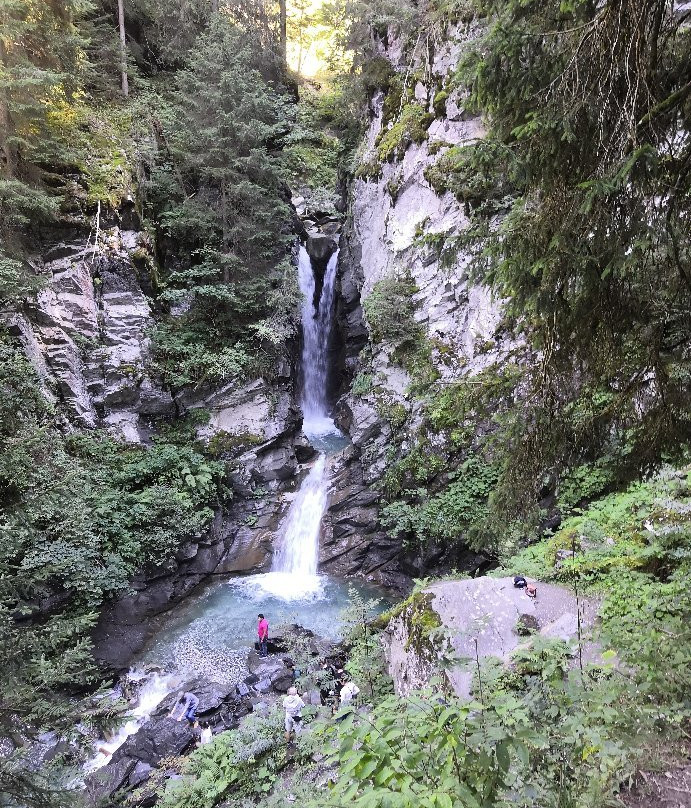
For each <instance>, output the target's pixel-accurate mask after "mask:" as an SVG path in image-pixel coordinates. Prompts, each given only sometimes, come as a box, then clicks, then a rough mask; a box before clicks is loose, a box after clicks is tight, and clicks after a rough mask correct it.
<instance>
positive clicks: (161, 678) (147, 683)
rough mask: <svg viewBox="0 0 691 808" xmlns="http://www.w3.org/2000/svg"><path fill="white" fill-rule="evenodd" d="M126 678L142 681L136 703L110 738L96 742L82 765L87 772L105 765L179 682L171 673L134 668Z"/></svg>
mask: <svg viewBox="0 0 691 808" xmlns="http://www.w3.org/2000/svg"><path fill="white" fill-rule="evenodd" d="M128 678H129V679H130V680H131V681H133V682H137V681H144V684H143V685H142V687H141V690H140V691H139V695H138V696H137V704H136V705H135V706H134V707H133V708H132V709H131V710H130V711H129V712H128V713H127V721H126V722H125V723H124V724H123V725H122V726H121V727H120V728H119V729H118V731H117V732H116V733H115V734H114V735H113V736H112V737H111V738H109V739H102V740H100V741H98V742H97V743H96V745H95V746H96V754H95V755H94V757H93V758H91V760H89V761H88V763H87V764H86V765H85V767H84V769H85V771H87V772H91V771H95V770H96V769H100V768H101V766H105V764H106V763H108V761H109V760H110V758H111V755H112V754H113V752H115V750H116V749H119V748H120V747H121V746H122V745H123V743H125V741H126V740H127V738H129V736H130V735H134V733H135V732H137V730H138V729H139V727H141V725H142V724H143V723H144V722H145V721H147V720H148V719H149V716H150V715H151V713H152V712H153V711H154V710H155V709H156V707H158V705H159V704H160V703H161V702H162V701H163V699H164V698H165V697H166V696H167V695H168V694H169V693H170V692H171V691H172V690H173V688H174V687H176V686H177V685H178V684H179V681H178V678H177V677H176V676H173V675H168V674H159V673H153V674H146V673H143V672H140V671H136V670H131V671H130V672H129V674H128Z"/></svg>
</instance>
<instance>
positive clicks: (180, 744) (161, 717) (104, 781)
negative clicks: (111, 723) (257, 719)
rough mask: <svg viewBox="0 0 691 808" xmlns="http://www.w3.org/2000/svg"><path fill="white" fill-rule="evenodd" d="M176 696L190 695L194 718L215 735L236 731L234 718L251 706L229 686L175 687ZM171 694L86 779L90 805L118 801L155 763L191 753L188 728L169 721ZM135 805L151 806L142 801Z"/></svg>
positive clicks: (207, 683)
mask: <svg viewBox="0 0 691 808" xmlns="http://www.w3.org/2000/svg"><path fill="white" fill-rule="evenodd" d="M180 691H190V692H192V693H194V694H195V695H196V696H197V697H198V698H199V705H198V707H197V716H198V717H199V718H200V720H202V721H209V722H210V723H211V724H212V725H213V726H214V730H215V732H219V731H223V730H226V729H233V728H235V727H237V726H238V724H239V721H240V718H241V717H242V716H244V715H247V714H248V713H249V712H251V711H252V704H251V702H250V701H249V699H248V698H246V697H245V698H243V697H241V696H238V695H237V693H236V689H235V685H230V684H220V683H218V682H210V681H206V680H204V679H194V680H193V681H190V682H186V683H185V684H183V685H181V686H180ZM177 692H178V691H176V692H175V693H171V694H170V695H169V696H167V697H166V698H165V699H164V700H163V701H162V702H161V703H160V704H159V705H158V707H156V709H155V710H154V712H153V713H152V714H151V716H150V718H149V720H148V721H146V722H145V723H144V724H142V726H141V727H140V728H139V730H138V731H137V732H135V733H134V734H133V735H130V736H129V737H128V738H127V739H126V740H125V742H124V743H123V745H122V746H121V747H120V748H119V749H117V750H116V751H115V752H114V753H113V756H112V758H111V759H110V761H109V762H108V763H107V764H106V765H105V766H103V767H102V768H101V769H98V770H97V771H95V772H93V773H91V774H89V775H88V776H87V777H86V780H85V785H86V793H87V795H88V801H89V803H90V804H91V805H99V806H100V805H112V804H113V801H114V800H115V795H116V794H117V795H118V797H119V796H121V795H123V796H124V794H125V793H127V792H129V791H132V790H133V789H134V788H136V787H138V786H141V785H142V784H143V783H145V782H146V780H147V779H148V778H149V776H150V774H151V772H152V771H153V770H154V769H155V768H156V766H157V765H158V763H159V762H160V761H161V760H163V759H165V758H169V757H177V756H179V755H184V754H186V753H187V752H189V751H191V750H192V749H193V748H194V744H195V742H196V740H197V738H196V735H195V733H194V731H193V729H192V727H191V726H190V725H189V723H188V722H187V721H184V720H183V721H176V720H175V719H174V718H170V711H171V710H172V709H173V706H174V704H175V702H176V700H177ZM150 796H151V795H149V797H150ZM140 804H141V805H146V804H151V802H150V801H147V799H146V797H145V798H143V801H142V802H141V803H140Z"/></svg>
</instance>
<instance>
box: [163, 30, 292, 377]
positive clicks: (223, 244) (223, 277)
mask: <svg viewBox="0 0 691 808" xmlns="http://www.w3.org/2000/svg"><path fill="white" fill-rule="evenodd" d="M250 36H251V34H248V32H247V31H246V30H243V29H240V28H238V27H236V26H234V25H233V24H232V23H230V22H229V21H228V19H227V18H226V17H225V16H224V15H218V16H217V17H215V18H214V19H213V20H212V22H211V25H210V27H209V30H208V32H207V33H205V34H204V35H203V36H202V37H200V39H199V40H198V42H197V46H196V47H195V49H194V52H193V53H192V54H191V57H190V62H189V67H188V68H187V69H186V70H184V71H182V72H181V74H180V76H179V79H178V88H179V89H178V93H177V97H176V100H175V104H174V106H173V108H172V109H171V110H169V113H168V115H167V121H164V128H168V129H169V132H168V135H167V142H168V144H169V147H170V152H169V155H168V156H167V157H166V158H165V159H164V160H162V162H161V163H160V164H159V165H158V166H157V169H156V171H155V173H154V182H153V185H152V197H151V202H152V204H153V205H154V206H155V207H157V208H158V209H159V210H161V211H162V212H161V214H160V217H159V221H160V223H161V225H162V227H163V228H164V229H165V231H166V233H168V234H169V235H171V236H173V237H174V238H175V240H176V242H177V243H178V244H185V245H188V247H189V251H190V259H189V261H188V262H187V264H186V265H183V266H181V268H180V269H177V270H176V271H175V272H173V273H172V274H171V275H170V276H169V278H168V290H167V292H166V294H165V295H164V297H165V299H167V300H168V301H169V302H171V303H179V302H181V301H190V300H191V309H190V310H189V312H188V315H187V316H186V318H183V319H182V320H180V319H176V321H175V323H176V324H175V335H173V334H171V333H169V334H166V335H165V337H166V338H164V339H163V343H165V344H161V343H159V344H161V347H162V349H163V351H164V353H165V352H169V353H168V355H169V358H170V363H171V364H172V365H174V366H175V367H176V368H177V369H178V370H180V369H181V368H183V367H184V366H185V364H186V363H185V362H182V364H181V363H180V359H181V357H180V351H181V350H182V351H183V353H184V352H185V351H186V349H183V346H182V345H180V342H179V340H180V339H182V340H183V341H185V342H187V347H188V348H190V350H191V349H192V348H191V346H192V344H193V343H194V345H195V348H194V351H195V353H194V358H193V359H191V360H190V363H189V364H190V371H191V370H192V367H191V366H192V365H194V366H196V369H195V370H194V374H195V376H194V380H195V381H197V382H199V381H200V379H201V378H204V377H206V376H207V375H209V374H210V375H211V376H216V377H218V376H219V375H220V376H221V377H225V376H227V375H233V374H234V373H236V372H237V371H238V370H239V366H242V365H243V363H245V362H246V361H248V360H249V352H250V349H249V348H248V345H247V343H248V337H251V324H254V325H255V326H256V323H257V321H258V320H261V319H262V317H263V316H265V315H266V314H268V313H269V312H270V311H271V306H272V303H273V304H275V305H276V306H278V307H279V308H280V306H281V303H280V301H276V297H275V294H274V293H273V292H272V290H273V289H275V286H276V282H277V278H278V276H280V275H281V274H282V270H281V269H280V265H281V261H282V259H284V258H285V255H286V245H287V242H288V239H287V230H286V222H287V216H288V208H287V205H286V203H285V201H284V192H283V186H282V176H281V161H280V153H279V151H278V146H279V141H280V138H281V136H282V135H283V133H284V132H285V131H286V128H287V124H286V121H285V116H286V109H287V107H286V104H285V101H284V100H283V98H282V96H281V95H280V93H279V92H278V91H277V90H276V89H274V88H273V87H272V86H271V85H270V83H269V82H268V81H267V79H266V78H265V76H264V75H262V72H261V71H260V69H259V68H260V67H261V66H262V64H263V63H264V64H265V57H264V56H262V54H261V53H260V52H259V51H258V49H257V48H256V47H255V46H253V44H252V42H251V39H250ZM166 124H167V126H166ZM179 264H180V262H178V265H179ZM277 267H279V269H278V270H277V269H276V268H277ZM277 272H278V276H277V274H276V273H277ZM187 325H189V326H190V327H193V328H194V333H187V335H186V336H185V328H186V326H187ZM161 333H162V334H163V332H161ZM238 341H243V343H244V348H243V349H242V350H238V351H235V352H233V351H232V346H233V345H234V344H235V343H236V342H238ZM173 342H176V343H177V345H176V346H175V347H173ZM204 344H206V345H207V346H208V347H209V349H210V350H212V353H214V352H215V353H216V354H217V356H220V353H219V352H222V351H224V350H226V349H229V350H231V352H230V353H229V352H228V350H226V353H225V354H224V356H225V360H222V361H221V364H220V365H217V364H215V362H214V360H213V359H212V357H211V356H210V355H209V356H207V357H206V359H202V358H200V356H199V353H198V351H199V348H200V346H201V345H204ZM212 345H213V346H215V347H214V348H213V349H212V348H211V346H212ZM226 360H227V361H226ZM178 375H179V376H180V379H179V380H180V382H181V383H182V382H183V378H184V380H186V381H191V380H193V379H192V378H190V377H186V378H185V374H184V373H183V374H178Z"/></svg>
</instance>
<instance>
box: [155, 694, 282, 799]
mask: <svg viewBox="0 0 691 808" xmlns="http://www.w3.org/2000/svg"><path fill="white" fill-rule="evenodd" d="M285 764H286V750H285V745H284V743H283V714H282V712H281V711H280V710H279V709H275V710H273V711H272V713H271V714H270V715H269V716H268V717H266V718H264V717H262V716H255V715H250V716H247V717H246V718H245V719H243V721H242V723H241V724H240V726H239V727H238V729H235V730H232V731H230V732H222V733H220V735H216V736H215V737H214V739H213V742H212V743H210V744H207V745H205V746H201V747H199V749H197V750H196V751H195V752H194V753H193V754H192V755H190V757H189V758H188V759H187V760H186V762H185V774H184V776H183V778H182V779H181V780H177V781H176V780H170V781H168V785H167V786H166V788H165V791H164V793H163V794H162V796H161V801H160V804H161V806H163V808H214V806H216V805H218V804H219V803H220V802H221V801H222V800H223V799H224V798H225V797H227V796H228V795H229V794H232V799H233V800H235V799H239V798H242V797H248V796H253V797H262V796H264V795H266V793H267V792H268V791H270V790H271V787H272V785H273V783H274V781H275V780H276V777H277V774H278V772H279V771H280V770H281V768H283V766H285Z"/></svg>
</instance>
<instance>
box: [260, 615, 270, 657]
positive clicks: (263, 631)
mask: <svg viewBox="0 0 691 808" xmlns="http://www.w3.org/2000/svg"><path fill="white" fill-rule="evenodd" d="M258 617H259V622H258V623H257V634H258V635H259V656H260V657H265V656H267V655H268V651H267V648H266V643H267V641H268V639H269V621H268V620H267V619H266V617H264V615H263V614H260V615H258Z"/></svg>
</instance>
